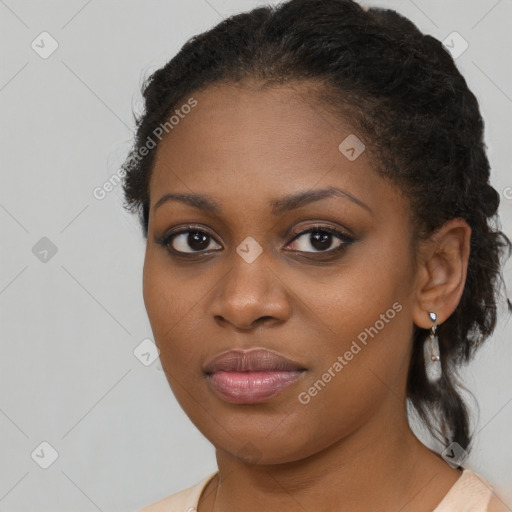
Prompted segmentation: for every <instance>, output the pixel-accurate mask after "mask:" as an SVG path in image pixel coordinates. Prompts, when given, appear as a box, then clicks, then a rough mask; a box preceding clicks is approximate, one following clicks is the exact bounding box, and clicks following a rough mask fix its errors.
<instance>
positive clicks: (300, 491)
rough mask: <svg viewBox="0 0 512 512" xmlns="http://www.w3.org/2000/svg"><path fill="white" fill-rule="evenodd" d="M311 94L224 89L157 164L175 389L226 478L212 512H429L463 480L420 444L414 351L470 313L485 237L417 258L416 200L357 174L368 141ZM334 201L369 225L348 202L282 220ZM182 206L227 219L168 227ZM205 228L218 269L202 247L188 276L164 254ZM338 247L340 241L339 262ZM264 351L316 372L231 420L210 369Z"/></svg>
mask: <svg viewBox="0 0 512 512" xmlns="http://www.w3.org/2000/svg"><path fill="white" fill-rule="evenodd" d="M309 90H310V89H308V86H307V85H306V84H304V83H302V84H295V85H293V86H291V85H287V86H276V87H271V88H266V89H263V90H261V89H260V88H259V84H258V83H256V82H250V81H246V82H244V83H243V84H239V85H236V86H235V85H226V84H224V85H222V86H210V87H208V88H207V89H205V90H202V91H199V92H197V93H195V94H194V95H193V96H194V98H195V99H196V100H197V101H198V105H197V106H196V107H195V108H194V109H193V110H192V111H191V112H190V113H189V114H188V115H187V116H185V117H184V119H182V120H181V121H180V123H179V125H177V126H175V127H174V129H173V130H172V131H171V132H170V133H169V135H168V136H166V138H164V139H163V140H162V141H161V142H160V145H159V147H158V150H157V157H156V161H155V166H154V170H153V174H152V177H151V181H150V198H151V202H150V216H149V231H148V240H147V249H146V254H145V263H144V276H143V293H144V301H145V305H146V308H147V312H148V316H149V320H150V323H151V327H152V330H153V334H154V337H155V342H156V344H157V346H158V348H159V349H160V358H161V362H162V366H163V369H164V371H165V373H166V375H167V378H168V381H169V384H170V386H171V388H172V390H173V392H174V394H175V396H176V398H177V400H178V402H179V403H180V405H181V406H182V407H183V409H184V411H185V412H186V414H187V415H188V417H189V418H190V419H191V421H192V422H193V423H194V424H195V425H196V427H197V428H198V429H199V430H200V431H201V432H202V433H203V434H204V435H205V437H206V438H208V439H209V440H210V441H211V442H212V444H213V445H214V446H215V448H216V456H217V463H218V468H219V473H218V476H216V477H215V478H214V479H213V480H212V481H211V482H210V483H209V485H208V486H207V488H206V489H205V491H204V492H203V494H202V496H201V499H200V503H199V507H198V510H199V512H207V511H210V510H215V511H230V510H244V511H247V512H252V511H261V510H281V511H297V510H315V511H317V512H320V511H333V510H336V511H339V512H344V511H351V512H358V511H361V512H362V511H365V512H367V511H368V510H379V511H381V512H387V511H390V512H391V511H393V512H396V511H398V510H400V511H401V512H409V511H416V512H422V511H431V510H432V509H433V508H435V506H436V505H437V504H438V503H439V502H440V501H441V499H442V498H443V496H444V495H445V494H446V493H447V492H448V490H449V489H450V487H452V486H453V484H454V483H455V482H456V480H457V479H458V478H459V477H460V475H461V471H460V470H457V469H453V468H451V467H450V466H449V465H448V464H446V463H445V462H444V460H443V459H442V458H441V457H440V456H439V455H437V454H435V453H434V452H432V451H431V450H429V449H428V448H426V447H425V446H424V445H423V444H422V443H421V442H420V441H418V439H417V438H416V437H415V436H414V434H413V433H412V431H411V429H410V427H409V424H408V421H407V414H406V408H405V392H406V379H407V371H408V365H409V361H410V357H411V348H412V341H411V340H412V335H413V328H414V325H416V326H418V327H421V328H424V329H428V328H430V327H431V325H432V322H431V320H430V319H429V317H428V312H429V311H434V312H436V313H437V315H438V323H439V324H440V323H442V322H444V321H445V320H446V319H447V318H448V317H449V316H450V315H451V313H452V312H453V311H454V310H455V308H456V306H457V304H458V302H459V300H460V297H461V295H462V291H463V287H464V282H465V279H466V270H467V262H468V256H469V239H470V228H469V227H468V225H467V224H466V223H465V222H464V221H462V220H458V219H454V220H452V221H450V222H448V223H447V224H445V225H444V226H443V227H442V228H441V229H440V230H439V231H438V232H437V233H436V234H435V236H433V237H432V238H431V239H429V240H426V241H424V242H422V243H421V244H420V245H419V246H418V248H417V250H416V252H413V250H412V247H413V246H412V237H413V223H412V219H411V211H410V205H409V202H408V199H407V197H404V196H403V195H402V194H401V193H400V191H399V190H398V189H397V188H396V187H394V186H393V185H391V184H390V183H389V182H387V181H384V180H383V179H381V178H380V177H379V175H378V174H377V173H376V172H375V171H374V170H373V164H372V161H371V158H370V152H369V151H364V152H363V153H362V154H361V155H360V156H359V157H358V158H357V159H356V160H354V161H350V160H349V159H347V158H346V157H345V156H344V155H343V154H342V153H341V152H340V150H339V149H338V146H339V144H340V142H341V141H343V140H344V139H345V138H346V137H347V136H348V135H349V134H352V133H355V132H354V130H353V129H352V128H351V126H350V125H349V124H348V123H347V122H345V121H344V120H343V119H339V118H334V117H332V115H331V114H329V113H327V112H326V111H325V110H324V109H323V108H322V107H321V106H320V105H319V104H317V103H315V102H314V101H313V100H312V99H311V98H312V96H311V95H309V96H308V91H309ZM185 101H186V99H185ZM356 135H357V134H356ZM358 136H359V138H360V139H363V136H361V135H358ZM366 142H367V143H368V145H367V147H370V144H369V141H366ZM325 187H338V188H340V189H343V190H345V191H347V192H349V193H350V194H352V195H353V196H354V197H356V198H357V199H358V200H359V201H360V202H363V203H364V204H365V205H366V207H363V206H361V205H360V204H357V203H356V202H354V201H351V200H350V199H348V198H347V197H346V196H331V197H328V198H324V199H321V200H318V201H315V202H312V203H310V204H307V205H304V206H302V207H300V208H297V209H294V210H290V211H287V212H284V213H280V214H279V215H274V214H273V213H272V212H271V210H270V207H269V206H268V202H269V201H270V200H272V199H277V198H281V197H283V196H286V195H289V194H294V193H298V192H301V191H306V190H311V189H321V188H325ZM171 192H172V193H189V194H190V193H194V194H202V195H207V196H209V197H211V198H213V199H214V200H215V201H217V202H218V204H219V206H220V208H221V212H220V213H216V214H213V213H210V212H205V211H202V210H201V209H199V208H195V207H193V206H190V205H187V204H185V203H183V202H179V201H168V202H164V203H162V204H161V205H160V206H159V207H158V208H157V209H155V205H156V203H157V201H158V200H159V199H160V198H161V197H162V196H164V195H165V194H168V193H171ZM190 224H196V225H197V224H199V225H200V228H201V230H202V231H205V232H206V233H207V234H208V235H210V236H211V238H207V241H206V244H205V245H204V247H205V248H206V247H207V248H208V251H209V255H207V256H206V257H205V256H204V252H205V251H203V254H202V255H201V254H198V253H197V250H198V249H197V246H193V247H190V245H187V243H186V240H187V238H186V235H185V236H179V237H178V238H175V239H174V241H173V242H172V244H171V243H170V244H169V245H168V247H169V246H174V248H177V249H178V250H181V251H186V254H185V255H184V257H181V258H179V257H173V256H172V255H171V252H169V250H168V247H165V246H164V245H162V244H159V243H158V242H157V241H156V239H157V238H158V237H162V235H164V234H165V233H167V232H169V230H170V229H171V228H176V229H175V231H179V228H180V227H181V228H184V227H185V226H187V225H190ZM315 224H320V225H321V226H326V227H331V228H334V229H337V230H339V231H341V232H342V233H347V234H351V235H352V236H353V238H354V242H353V243H351V244H347V245H346V246H345V249H344V251H343V252H341V253H338V255H337V256H331V257H328V256H327V252H326V250H323V251H321V250H319V249H318V248H317V246H315V245H314V243H312V241H311V233H305V234H304V232H305V231H306V230H307V229H308V228H311V227H313V226H314V225H315ZM191 231H193V228H191ZM300 233H302V234H300ZM248 236H251V237H252V238H254V239H255V240H256V241H257V242H258V244H259V245H260V246H261V247H262V249H263V252H262V253H261V254H260V255H259V256H258V258H257V259H256V260H255V261H253V262H251V263H248V262H246V261H245V260H244V259H243V258H242V257H240V255H239V254H238V253H237V252H236V248H237V247H238V246H239V245H240V244H241V243H242V241H244V239H245V238H246V237H248ZM340 242H341V243H344V241H340V239H338V238H337V236H333V237H332V243H331V244H330V245H329V244H328V242H327V244H326V247H327V250H331V249H334V248H335V247H337V246H339V245H340ZM199 249H200V248H199ZM194 251H196V252H195V253H194ZM187 256H191V257H190V258H189V259H188V260H187V259H186V258H187ZM394 303H399V304H400V305H401V306H402V309H401V310H400V312H399V313H397V314H396V316H395V317H394V318H393V319H392V320H390V321H389V322H387V323H386V324H385V327H384V328H382V329H381V330H380V331H379V332H378V334H377V335H375V336H374V338H369V340H368V343H367V345H366V346H362V349H361V350H360V352H358V353H357V355H355V356H354V357H353V359H352V360H351V361H349V362H348V363H347V364H346V366H344V368H343V369H342V371H340V372H338V373H337V374H336V377H334V378H332V380H331V381H330V382H329V383H328V384H327V385H326V386H325V387H324V388H323V389H322V391H321V392H319V393H318V394H317V395H316V396H314V397H312V398H311V400H310V402H309V403H307V404H305V405H303V404H302V403H301V402H300V401H299V400H298V395H299V393H301V392H304V391H307V390H308V388H310V387H311V386H312V385H313V384H314V383H315V382H316V381H318V379H320V378H321V377H322V374H324V373H325V372H326V371H327V370H328V368H329V367H332V365H333V363H334V362H335V361H336V360H337V357H338V356H340V355H341V356H343V354H344V353H345V352H346V351H347V350H349V348H350V346H351V344H352V342H353V341H354V340H355V339H357V336H358V334H360V333H361V332H363V331H364V330H365V328H368V327H370V326H374V325H375V323H376V321H377V320H379V319H380V318H381V315H382V314H385V313H386V311H387V310H389V309H390V308H392V305H393V304H394ZM252 347H264V348H269V349H273V350H276V351H278V352H280V353H281V354H283V355H284V356H285V357H288V358H290V359H292V360H294V361H297V362H299V363H301V364H302V366H304V367H305V368H306V369H307V371H306V372H304V373H303V375H302V377H301V379H300V380H299V381H298V382H297V383H295V384H293V385H292V386H291V387H288V388H287V389H286V390H285V391H283V392H282V393H281V394H279V395H277V396H276V397H274V398H272V399H270V400H268V401H266V402H263V403H258V404H250V405H247V404H244V405H236V404H231V403H228V402H226V401H224V400H222V399H221V398H219V397H218V396H217V395H216V394H214V393H213V391H212V390H211V389H210V387H209V385H208V383H207V380H206V378H205V375H204V373H203V370H202V366H203V365H204V364H205V363H206V362H207V361H208V360H211V359H212V358H213V357H214V356H215V355H217V354H219V353H221V352H224V351H226V350H228V349H232V348H243V349H247V348H252ZM247 443H250V444H247ZM248 453H249V454H248ZM251 454H252V457H251Z"/></svg>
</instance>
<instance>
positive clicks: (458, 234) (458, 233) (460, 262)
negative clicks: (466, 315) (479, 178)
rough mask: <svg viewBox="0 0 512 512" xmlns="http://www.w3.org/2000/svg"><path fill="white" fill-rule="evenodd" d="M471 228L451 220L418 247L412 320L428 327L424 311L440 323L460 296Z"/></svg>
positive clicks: (419, 325) (428, 321)
mask: <svg viewBox="0 0 512 512" xmlns="http://www.w3.org/2000/svg"><path fill="white" fill-rule="evenodd" d="M470 239H471V228H470V227H469V225H468V224H467V222H466V221H465V220H463V219H452V220H450V221H448V222H446V223H445V224H443V226H441V228H439V229H438V230H437V231H436V232H435V233H434V234H433V235H432V236H431V237H429V238H428V239H427V240H425V241H423V242H422V243H421V244H420V246H419V248H418V259H417V261H418V265H417V276H416V284H415V290H414V293H415V300H414V308H413V321H414V323H415V324H416V325H417V326H418V327H421V328H423V329H430V327H431V326H432V320H430V318H429V316H428V313H429V312H433V313H436V315H437V323H438V324H442V323H443V322H444V321H445V320H446V319H447V318H449V317H450V315H451V314H452V313H453V312H454V311H455V309H456V307H457V305H458V304H459V302H460V298H461V297H462V292H463V291H464V285H465V283H466V275H467V269H468V261H469V252H470Z"/></svg>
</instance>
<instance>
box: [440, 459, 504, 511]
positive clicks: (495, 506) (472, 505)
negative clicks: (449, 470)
mask: <svg viewBox="0 0 512 512" xmlns="http://www.w3.org/2000/svg"><path fill="white" fill-rule="evenodd" d="M455 509H456V510H457V511H460V512H512V511H511V509H510V508H508V507H507V506H506V504H505V503H503V501H502V500H500V499H499V497H498V496H497V495H496V494H495V492H494V490H493V488H492V486H491V484H489V482H488V481H487V480H486V479H485V478H484V477H482V476H480V475H479V474H477V473H475V472H473V471H470V470H469V469H464V471H463V472H462V475H461V476H460V477H459V479H458V480H457V481H456V482H455V484H454V485H453V487H452V488H451V489H450V490H449V491H448V494H446V496H445V497H444V499H443V500H442V501H441V503H439V505H438V506H437V507H436V508H435V510H434V511H433V512H452V511H453V510H455Z"/></svg>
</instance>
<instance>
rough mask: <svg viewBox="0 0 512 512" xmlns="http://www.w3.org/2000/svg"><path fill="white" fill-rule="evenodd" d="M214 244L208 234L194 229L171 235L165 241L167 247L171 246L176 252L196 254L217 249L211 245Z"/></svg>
mask: <svg viewBox="0 0 512 512" xmlns="http://www.w3.org/2000/svg"><path fill="white" fill-rule="evenodd" d="M212 242H213V238H212V237H211V236H210V235H209V234H208V233H206V232H204V231H200V230H197V229H194V230H188V231H180V232H179V233H173V234H171V235H169V236H168V237H167V238H166V240H165V245H167V246H170V248H171V249H172V250H173V251H175V252H179V253H186V254H194V253H197V252H202V251H207V250H214V249H216V247H215V246H212V245H211V244H212ZM219 247H220V246H219Z"/></svg>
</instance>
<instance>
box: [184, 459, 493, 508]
mask: <svg viewBox="0 0 512 512" xmlns="http://www.w3.org/2000/svg"><path fill="white" fill-rule="evenodd" d="M458 469H462V472H461V474H460V476H459V478H457V480H456V481H455V483H454V484H453V485H452V486H451V487H450V489H448V492H447V493H446V494H445V495H444V497H443V498H442V500H441V501H440V502H439V503H438V504H437V506H436V507H435V508H434V509H433V510H432V512H444V511H445V510H448V509H446V506H447V505H448V506H451V503H452V502H453V500H456V499H458V498H461V497H462V492H464V491H465V488H466V487H467V486H468V485H471V484H472V483H475V484H478V482H480V484H481V486H483V487H486V488H487V491H488V492H489V498H490V496H491V494H492V488H491V486H490V484H489V483H488V482H487V480H485V479H484V478H482V477H481V476H480V475H478V474H476V473H474V472H473V471H471V470H470V469H466V468H463V467H462V466H459V467H458ZM218 473H219V471H218V470H217V471H215V472H213V473H211V474H210V475H209V476H207V477H206V478H204V479H203V480H201V481H200V482H199V483H198V484H197V485H196V486H195V491H196V492H194V493H193V496H191V497H190V498H191V501H192V502H193V506H194V507H196V508H197V506H198V505H199V501H200V499H201V498H202V496H203V493H204V491H205V490H206V487H207V486H208V484H209V483H210V481H211V480H212V479H213V478H214V477H215V476H217V475H218ZM479 487H480V486H479Z"/></svg>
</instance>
